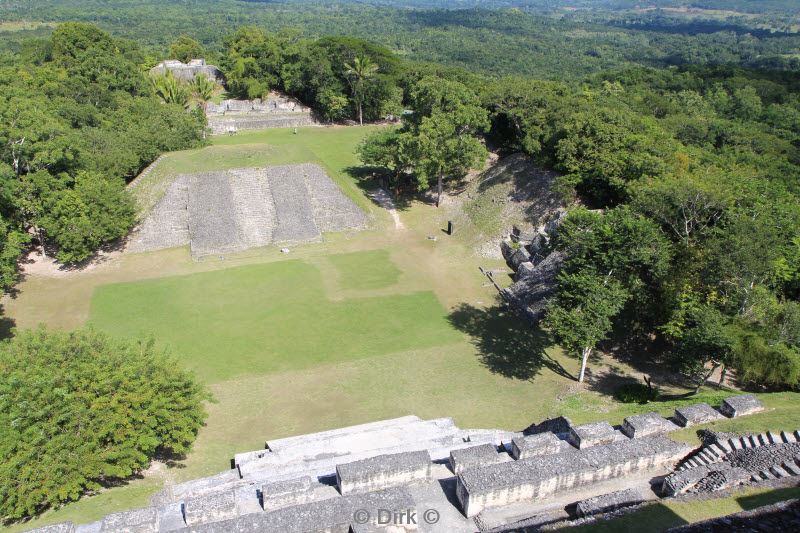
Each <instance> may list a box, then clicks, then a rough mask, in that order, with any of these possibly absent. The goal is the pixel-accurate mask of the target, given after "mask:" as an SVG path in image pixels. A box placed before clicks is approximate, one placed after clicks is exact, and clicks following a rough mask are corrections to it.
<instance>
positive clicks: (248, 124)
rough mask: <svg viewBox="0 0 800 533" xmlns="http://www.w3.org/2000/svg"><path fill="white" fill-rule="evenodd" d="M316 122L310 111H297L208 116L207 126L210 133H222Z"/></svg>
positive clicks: (292, 126)
mask: <svg viewBox="0 0 800 533" xmlns="http://www.w3.org/2000/svg"><path fill="white" fill-rule="evenodd" d="M315 124H317V122H316V121H315V120H314V117H313V116H311V114H310V113H298V114H296V115H290V116H269V115H255V116H241V115H240V116H225V117H209V119H208V127H209V128H211V133H212V135H222V134H225V133H232V132H236V131H240V130H262V129H270V128H300V127H303V126H314V125H315Z"/></svg>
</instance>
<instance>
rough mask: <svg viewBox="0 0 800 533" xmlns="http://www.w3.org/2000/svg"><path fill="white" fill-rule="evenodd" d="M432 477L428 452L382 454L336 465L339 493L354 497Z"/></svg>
mask: <svg viewBox="0 0 800 533" xmlns="http://www.w3.org/2000/svg"><path fill="white" fill-rule="evenodd" d="M430 477H431V456H430V454H429V453H428V452H427V451H419V452H404V453H395V454H390V455H379V456H377V457H371V458H369V459H364V460H361V461H355V462H352V463H346V464H342V465H337V466H336V483H337V485H338V487H339V492H340V493H342V494H350V493H354V492H368V491H374V490H379V489H384V488H387V487H393V486H398V485H404V484H407V483H414V482H418V481H426V480H428V479H430Z"/></svg>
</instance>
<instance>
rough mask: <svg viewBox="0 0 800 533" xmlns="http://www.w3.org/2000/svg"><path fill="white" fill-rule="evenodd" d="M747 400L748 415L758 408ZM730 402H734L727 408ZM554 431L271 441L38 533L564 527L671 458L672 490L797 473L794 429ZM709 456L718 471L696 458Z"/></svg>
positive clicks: (391, 425)
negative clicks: (723, 436) (698, 433)
mask: <svg viewBox="0 0 800 533" xmlns="http://www.w3.org/2000/svg"><path fill="white" fill-rule="evenodd" d="M753 400H755V399H754V398H753ZM746 401H747V404H748V409H750V410H752V409H755V408H757V407H760V404H759V405H753V403H752V400H751V399H749V398H748V399H746ZM755 401H756V402H757V400H755ZM739 402H740V400H738V399H736V398H731V399H728V400H726V405H737V404H738V403H739ZM662 420H663V419H662ZM562 422H563V423H560V424H558V426H557V427H556V426H555V425H554V426H553V429H554V430H556V429H557V430H558V433H553V432H548V431H546V430H545V429H544V428H545V427H550V425H549V424H548V423H547V422H545V423H543V424H539V425H534V426H531V427H532V428H533V429H534V430H537V431H538V430H539V429H541V430H542V431H540V432H537V433H536V434H534V435H530V434H529V435H527V436H523V434H522V432H508V431H502V430H496V429H460V428H458V427H457V426H456V425H455V424H454V423H453V421H452V420H451V419H449V418H441V419H434V420H421V419H419V418H418V417H416V416H405V417H400V418H396V419H392V420H384V421H379V422H371V423H368V424H361V425H358V426H351V427H346V428H340V429H333V430H329V431H323V432H320V433H314V434H310V435H301V436H296V437H288V438H282V439H275V440H268V441H267V442H266V443H265V448H264V449H263V450H254V451H250V452H245V453H241V454H237V455H236V456H235V457H234V460H233V463H234V465H233V466H234V468H231V469H230V470H227V471H224V472H222V473H220V474H217V475H215V476H210V477H207V478H202V479H198V480H193V481H188V482H185V483H181V484H178V485H168V486H166V487H165V488H164V490H162V491H161V492H160V493H158V494H156V495H155V496H153V498H152V501H151V506H150V507H147V508H144V509H136V510H132V511H126V512H122V513H115V514H111V515H108V516H106V517H105V518H104V519H102V520H101V521H98V522H95V523H93V524H87V525H81V526H77V527H76V526H74V525H72V524H71V523H64V524H59V525H57V526H55V527H54V528H46V529H42V530H41V531H63V532H66V533H69V532H73V531H77V532H80V533H95V532H100V531H102V532H112V531H113V532H118V533H122V532H133V531H153V532H156V531H158V532H168V531H186V532H189V531H193V532H200V531H205V532H218V531H219V532H223V531H239V532H249V531H253V532H255V531H267V532H272V531H276V532H277V531H280V532H293V531H297V532H300V531H303V532H306V531H326V532H341V533H347V532H350V531H355V532H359V531H361V532H363V531H386V532H387V533H388V532H389V531H392V532H394V533H399V532H402V531H420V532H423V533H425V532H432V533H433V532H440V531H446V532H448V533H451V532H452V533H471V532H474V531H478V530H481V531H484V530H490V529H491V530H493V528H497V527H501V526H503V525H504V524H514V523H522V522H525V521H527V522H529V523H546V522H547V521H548V520H549V521H552V518H548V516H550V517H552V516H559V517H560V519H563V517H564V509H565V507H570V504H575V503H577V502H580V505H579V506H578V510H577V511H576V512H577V513H578V514H584V515H588V514H594V513H598V512H603V511H605V510H607V509H613V508H616V507H620V506H625V505H629V504H632V503H635V502H636V501H638V500H639V499H640V498H641V499H645V500H647V499H656V498H657V497H658V496H657V495H656V494H655V493H654V492H653V491H652V490H651V489H650V484H651V483H652V482H653V480H654V479H656V480H660V479H662V477H661V476H665V475H667V474H670V472H673V469H674V467H675V465H676V464H679V463H681V465H682V466H680V467H679V469H678V471H676V472H674V473H673V474H671V476H669V477H667V480H666V481H665V482H664V483H665V487H668V491H670V492H672V493H679V492H685V491H687V490H701V489H702V490H706V489H705V488H704V487H709V488H715V487H720V486H726V485H730V484H735V483H739V482H741V481H742V479H743V477H746V476H745V474H748V475H750V474H752V472H754V471H756V470H757V471H758V472H759V473H760V475H761V477H758V478H757V476H756V475H755V474H752V479H753V481H757V480H761V479H767V477H765V476H767V474H764V472H766V470H764V469H770V470H769V471H770V472H773V473H775V475H776V476H777V475H778V474H780V475H800V466H798V465H800V463H798V462H796V461H797V460H796V457H798V455H797V454H798V450H800V444H796V443H795V441H796V440H797V437H798V436H799V435H800V433H792V434H789V433H786V432H783V433H781V434H780V435H775V434H771V433H767V434H764V435H761V436H758V439H756V438H755V437H752V438H751V437H748V438H747V442H748V443H750V444H749V446H751V447H754V446H755V443H756V442H757V441H758V442H759V443H761V445H763V446H764V449H763V450H759V451H748V450H746V448H748V445H747V444H745V438H744V437H742V438H741V440H736V441H734V440H733V439H731V440H730V441H726V442H725V443H723V442H721V441H720V442H719V444H714V445H713V446H715V447H711V448H709V447H708V446H707V447H704V448H701V449H700V450H699V451H697V452H695V453H693V449H692V447H690V446H689V445H687V444H684V443H678V442H675V441H672V440H670V439H668V438H667V437H666V436H665V435H664V432H666V431H669V430H671V429H673V428H672V427H671V426H669V425H667V424H664V423H662V422H661V421H660V420H656V419H655V418H654V417H653V416H652V415H645V416H644V417H629V418H628V419H626V423H627V425H628V426H631V427H634V428H640V429H641V428H644V431H645V433H646V435H645V434H641V435H636V433H637V432H636V431H634V437H636V438H629V437H628V436H626V435H625V434H623V433H622V432H620V431H618V430H616V429H614V427H613V426H611V425H610V424H608V423H602V424H599V423H596V424H592V425H590V426H578V427H574V426H572V425H571V424H570V423H569V422H568V421H567V420H566V419H564V420H562ZM530 429H531V428H529V430H530ZM565 429H567V430H569V431H564V430H565ZM529 432H530V431H529ZM576 436H577V437H579V438H578V439H576ZM737 439H738V438H737ZM589 443H591V445H590V446H587V444H589ZM737 443H738V444H737ZM578 445H580V446H581V447H580V448H578ZM715 450H716V451H715ZM720 450H722V451H720ZM509 452H513V454H512V453H509ZM778 452H779V453H778ZM718 455H724V456H725V457H727V459H725V461H726V464H724V465H711V466H703V465H706V463H705V462H704V463H703V465H700V464H699V463H697V461H698V460H702V461H711V460H712V459H713V458H715V457H718ZM775 457H777V459H775ZM774 461H779V462H780V465H776V464H773V463H774ZM709 464H710V463H709ZM695 469H696V470H695ZM762 470H764V472H762ZM454 474H456V475H454ZM620 489H632V490H626V491H622V492H620ZM573 508H575V507H574V506H573ZM381 509H383V510H391V511H392V512H393V513H394V515H395V516H394V517H393V519H392V520H391V521H390V523H389V524H386V523H378V522H379V520H378V517H379V516H380V514H379V513H380V512H381V511H380V510H381ZM362 510H363V512H362ZM431 511H433V512H434V514H433V515H432V514H431ZM409 513H411V514H412V515H413V516H414V517H415V520H414V521H413V522H412V521H410V520H409V519H408V517H409ZM426 513H427V514H426ZM548 513H549V514H548ZM554 513H555V514H554ZM425 516H427V517H428V519H431V517H433V518H434V520H433V521H427V522H426V521H425V520H423V519H422V518H423V517H425ZM404 517H405V518H404ZM398 520H399V521H398ZM404 520H405V521H404ZM387 526H391V529H387Z"/></svg>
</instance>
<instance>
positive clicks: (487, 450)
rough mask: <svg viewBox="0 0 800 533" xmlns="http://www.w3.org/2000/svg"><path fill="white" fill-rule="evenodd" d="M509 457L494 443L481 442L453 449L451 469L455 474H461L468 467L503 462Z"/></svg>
mask: <svg viewBox="0 0 800 533" xmlns="http://www.w3.org/2000/svg"><path fill="white" fill-rule="evenodd" d="M507 459H508V455H507V454H505V453H498V452H497V447H496V446H494V445H493V444H481V445H480V446H470V447H469V448H462V449H460V450H453V451H451V452H450V469H451V470H452V471H453V473H454V474H460V473H461V472H463V471H464V470H466V469H467V468H473V467H475V466H485V465H492V464H496V463H501V462H503V461H505V460H507Z"/></svg>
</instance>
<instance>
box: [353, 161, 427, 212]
mask: <svg viewBox="0 0 800 533" xmlns="http://www.w3.org/2000/svg"><path fill="white" fill-rule="evenodd" d="M344 171H345V172H346V173H347V175H349V176H350V177H352V178H353V179H354V180H355V182H356V185H357V186H358V188H359V189H361V190H362V191H363V192H364V194H365V195H366V196H367V197H368V198H370V199H371V200H372V201H373V202H374V203H375V204H376V205H378V206H381V207H383V206H382V205H381V203H380V202H379V201H377V200H376V199H375V198H374V197H373V194H374V193H375V191H376V190H377V189H383V190H385V191H386V192H387V193H388V194H389V196H391V198H392V202H394V206H395V209H397V210H398V211H404V210H406V209H408V207H409V206H410V205H411V200H413V199H414V198H415V197H416V196H417V191H416V190H415V189H409V190H406V189H401V190H399V191H398V190H395V188H393V187H390V186H389V175H388V173H387V172H386V169H383V168H380V167H370V166H365V165H362V166H353V167H347V168H345V169H344Z"/></svg>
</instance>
